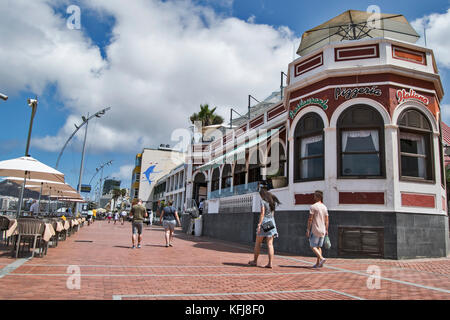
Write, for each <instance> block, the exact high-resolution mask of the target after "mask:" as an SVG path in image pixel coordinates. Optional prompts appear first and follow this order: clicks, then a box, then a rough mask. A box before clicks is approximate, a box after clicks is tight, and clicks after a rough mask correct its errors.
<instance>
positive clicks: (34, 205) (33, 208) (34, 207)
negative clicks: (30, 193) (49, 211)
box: [30, 200, 39, 216]
mask: <svg viewBox="0 0 450 320" xmlns="http://www.w3.org/2000/svg"><path fill="white" fill-rule="evenodd" d="M30 211H31V215H32V216H38V215H39V203H38V202H37V201H36V200H33V203H32V204H31V207H30Z"/></svg>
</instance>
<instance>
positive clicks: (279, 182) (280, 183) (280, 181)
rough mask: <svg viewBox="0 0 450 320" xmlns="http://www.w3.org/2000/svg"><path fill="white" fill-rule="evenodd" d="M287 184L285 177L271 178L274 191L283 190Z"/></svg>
mask: <svg viewBox="0 0 450 320" xmlns="http://www.w3.org/2000/svg"><path fill="white" fill-rule="evenodd" d="M287 184H288V182H287V178H286V177H273V178H272V186H273V188H274V189H279V188H284V187H286V186H287Z"/></svg>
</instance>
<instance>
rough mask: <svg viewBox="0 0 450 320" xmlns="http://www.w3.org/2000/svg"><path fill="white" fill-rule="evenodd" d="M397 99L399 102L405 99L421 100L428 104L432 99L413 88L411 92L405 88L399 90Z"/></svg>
mask: <svg viewBox="0 0 450 320" xmlns="http://www.w3.org/2000/svg"><path fill="white" fill-rule="evenodd" d="M397 100H398V104H401V103H402V102H405V101H419V102H421V103H423V104H424V105H426V106H427V105H429V104H430V100H429V99H428V98H427V97H425V96H422V95H420V94H418V93H417V92H415V91H414V90H413V89H409V92H407V91H406V90H405V89H402V90H397Z"/></svg>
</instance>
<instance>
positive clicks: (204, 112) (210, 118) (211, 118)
mask: <svg viewBox="0 0 450 320" xmlns="http://www.w3.org/2000/svg"><path fill="white" fill-rule="evenodd" d="M216 109H217V107H215V108H213V109H209V105H208V104H201V105H200V112H198V113H197V112H195V113H194V114H192V115H191V117H190V118H189V119H190V120H191V122H192V123H194V122H195V121H201V122H202V126H203V127H206V126H210V125H215V124H222V123H223V118H222V117H221V116H219V115H217V114H214V112H215V111H216Z"/></svg>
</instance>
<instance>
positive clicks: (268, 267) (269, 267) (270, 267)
mask: <svg viewBox="0 0 450 320" xmlns="http://www.w3.org/2000/svg"><path fill="white" fill-rule="evenodd" d="M264 268H267V269H273V267H272V266H269V265H267V266H265V267H264Z"/></svg>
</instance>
